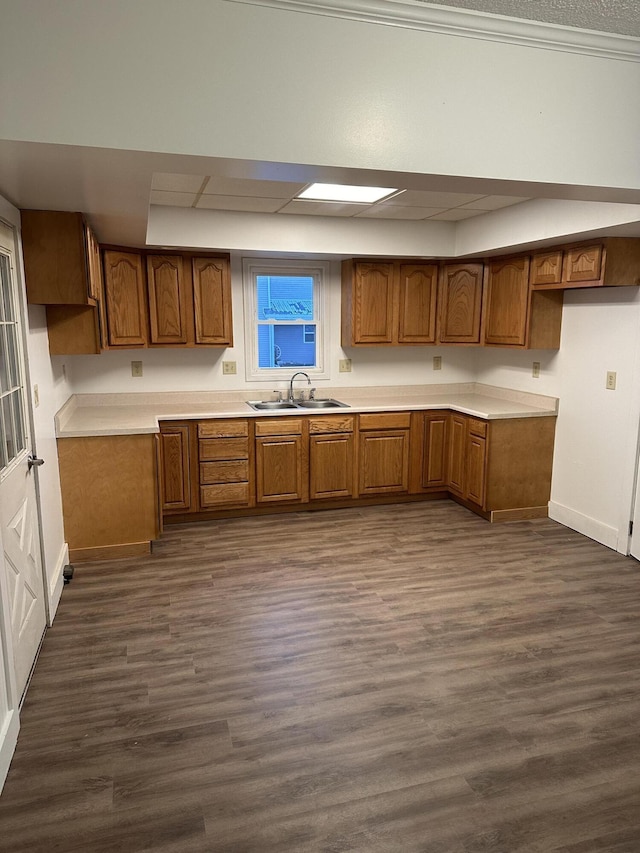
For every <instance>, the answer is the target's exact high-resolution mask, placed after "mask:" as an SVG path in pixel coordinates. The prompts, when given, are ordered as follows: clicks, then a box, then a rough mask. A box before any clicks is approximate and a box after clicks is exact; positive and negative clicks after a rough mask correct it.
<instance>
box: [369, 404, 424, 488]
mask: <svg viewBox="0 0 640 853" xmlns="http://www.w3.org/2000/svg"><path fill="white" fill-rule="evenodd" d="M410 424H411V415H410V414H409V412H398V413H395V412H394V413H390V412H389V413H387V412H380V413H379V414H371V415H369V414H367V415H360V434H359V444H360V447H359V460H358V464H359V478H358V479H359V482H358V493H359V495H360V496H361V497H364V496H367V495H381V494H393V493H399V492H407V491H408V490H409V449H410V446H409V428H410Z"/></svg>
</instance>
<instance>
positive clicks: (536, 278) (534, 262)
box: [529, 249, 562, 287]
mask: <svg viewBox="0 0 640 853" xmlns="http://www.w3.org/2000/svg"><path fill="white" fill-rule="evenodd" d="M529 281H530V282H531V285H532V287H536V286H537V287H542V286H544V285H547V286H549V285H551V284H560V282H561V281H562V250H561V249H560V250H559V251H555V252H543V253H542V254H540V255H534V256H533V257H532V258H531V270H530V273H529Z"/></svg>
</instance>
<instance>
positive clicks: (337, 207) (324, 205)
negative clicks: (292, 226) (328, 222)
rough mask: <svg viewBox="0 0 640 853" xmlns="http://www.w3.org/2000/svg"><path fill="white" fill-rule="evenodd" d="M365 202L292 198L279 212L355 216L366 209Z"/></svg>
mask: <svg viewBox="0 0 640 853" xmlns="http://www.w3.org/2000/svg"><path fill="white" fill-rule="evenodd" d="M367 207H368V205H366V204H342V203H340V202H332V201H303V200H302V199H294V200H293V201H290V202H289V203H288V204H287V205H285V206H284V207H283V208H282V209H281V210H280V211H278V212H279V213H302V214H308V215H311V216H356V214H358V213H362V212H363V211H364V210H366V209H367Z"/></svg>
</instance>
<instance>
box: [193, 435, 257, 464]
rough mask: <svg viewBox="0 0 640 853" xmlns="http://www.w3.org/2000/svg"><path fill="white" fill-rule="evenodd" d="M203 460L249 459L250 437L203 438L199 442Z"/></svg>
mask: <svg viewBox="0 0 640 853" xmlns="http://www.w3.org/2000/svg"><path fill="white" fill-rule="evenodd" d="M198 452H199V456H200V461H201V462H208V461H209V460H215V459H248V458H249V439H248V438H201V439H200V441H199V442H198Z"/></svg>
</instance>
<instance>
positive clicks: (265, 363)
mask: <svg viewBox="0 0 640 853" xmlns="http://www.w3.org/2000/svg"><path fill="white" fill-rule="evenodd" d="M311 328H313V329H315V326H313V327H311ZM305 329H309V326H304V325H298V324H288V323H275V324H269V325H267V324H262V323H259V324H258V367H284V368H291V367H315V365H316V343H315V334H314V335H313V340H311V341H309V340H307V336H306V335H305Z"/></svg>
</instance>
